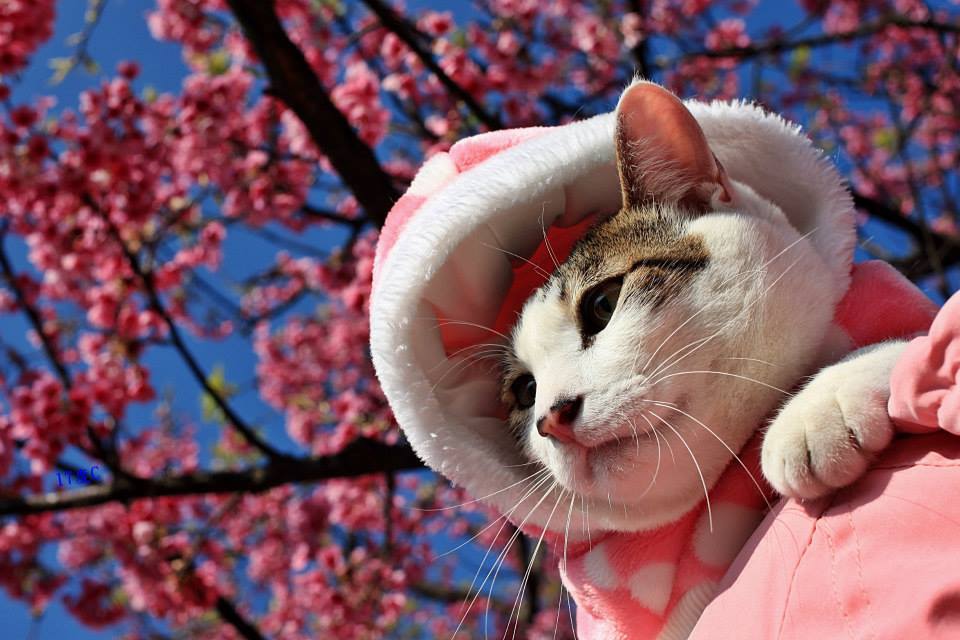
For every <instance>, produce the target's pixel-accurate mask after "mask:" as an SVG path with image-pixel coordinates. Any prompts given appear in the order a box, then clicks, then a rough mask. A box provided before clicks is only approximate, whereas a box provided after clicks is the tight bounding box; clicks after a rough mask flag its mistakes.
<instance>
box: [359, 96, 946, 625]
mask: <svg viewBox="0 0 960 640" xmlns="http://www.w3.org/2000/svg"><path fill="white" fill-rule="evenodd" d="M689 106H690V108H691V109H692V110H693V111H694V113H695V115H696V117H697V118H698V121H699V122H700V124H701V125H703V126H704V128H705V131H706V133H707V137H708V139H710V141H711V144H712V145H713V144H714V143H716V146H715V148H714V150H715V152H717V153H718V157H720V158H721V159H722V161H723V162H724V165H725V166H726V167H727V169H728V171H729V172H730V173H731V176H733V177H734V178H736V179H742V180H744V181H746V182H748V183H750V182H751V180H752V184H753V185H754V187H755V188H759V187H761V186H766V187H769V189H770V190H771V191H770V193H769V194H768V195H769V197H771V199H776V198H774V196H778V197H779V198H780V200H781V201H783V202H791V201H792V203H793V205H794V206H793V208H792V209H791V210H790V212H791V214H792V215H793V216H795V217H798V221H799V223H802V224H798V227H797V228H811V229H814V230H815V232H811V233H812V236H811V238H812V241H813V243H814V245H815V246H816V247H817V249H818V250H819V251H820V252H821V254H822V256H823V258H824V260H825V261H826V262H827V263H828V264H829V265H831V267H832V270H833V273H834V278H833V280H832V281H831V282H825V283H824V286H829V287H831V288H832V289H833V290H834V291H835V293H836V297H835V298H834V299H835V300H837V301H838V304H837V307H836V316H835V319H836V324H837V325H839V326H840V327H842V328H843V329H844V330H845V331H846V333H847V335H848V337H849V339H850V340H849V343H850V346H851V347H852V348H855V347H858V346H862V345H866V344H871V343H873V342H877V341H880V340H884V339H888V338H891V337H909V336H912V335H914V334H916V333H918V332H924V331H926V330H927V328H928V327H929V325H930V321H931V320H932V318H933V315H934V314H935V312H936V310H935V308H933V306H932V305H931V304H930V303H929V301H927V300H926V299H925V298H924V297H923V296H922V295H921V294H920V293H919V291H917V290H916V288H914V287H913V286H912V285H910V283H908V282H906V281H905V280H904V279H903V278H902V277H900V276H899V275H898V274H897V273H896V272H895V271H894V270H893V269H892V268H891V267H889V266H888V265H885V264H883V263H878V262H870V263H864V264H860V265H856V266H854V267H853V268H852V270H851V265H850V262H851V259H852V253H853V245H854V243H855V233H854V225H853V210H852V206H851V204H850V202H849V196H848V195H847V192H846V191H845V190H844V188H843V186H842V180H841V179H840V177H839V175H837V174H836V173H835V171H834V169H832V167H831V166H829V163H826V162H824V161H823V160H822V158H821V157H820V155H819V152H816V151H815V150H814V149H813V148H812V147H811V146H810V145H809V142H808V141H806V140H805V139H804V138H803V137H802V136H801V135H800V132H799V130H798V129H796V128H794V127H792V125H789V124H788V123H785V122H783V121H781V120H779V119H778V118H777V117H776V116H773V115H770V114H765V113H763V112H761V111H760V110H758V109H756V108H754V107H752V106H749V105H744V104H741V103H735V104H724V103H713V104H710V105H703V104H697V103H690V104H689ZM742 135H750V136H753V137H755V138H757V139H763V140H765V141H766V142H765V143H764V144H763V145H759V146H758V147H757V148H758V149H761V150H766V151H767V152H769V153H771V154H774V155H775V156H776V158H777V166H778V171H776V172H772V173H771V172H764V171H762V169H764V168H765V167H767V166H769V164H770V163H763V162H759V163H758V162H745V163H741V165H740V166H738V162H739V161H740V160H742V158H738V152H737V149H739V146H738V145H739V140H740V138H741V137H742ZM731 141H732V142H731ZM611 154H612V133H611V130H610V121H609V117H608V116H599V117H597V118H594V119H592V120H590V121H585V122H582V123H576V124H573V125H567V126H565V127H557V128H553V129H526V130H514V131H502V132H497V133H491V134H484V135H482V136H477V137H475V138H471V139H468V140H464V141H461V142H460V143H458V144H457V145H455V146H454V147H453V148H452V149H451V151H450V152H449V153H448V154H438V155H436V156H434V157H433V158H432V159H431V160H430V161H429V162H428V163H427V164H426V165H425V166H424V167H423V168H422V169H421V171H420V173H418V176H417V179H416V180H415V181H414V184H413V185H412V186H411V188H410V189H409V190H408V192H407V193H406V194H405V195H404V196H403V197H402V198H401V199H400V200H399V201H398V202H397V204H396V206H395V207H394V209H393V211H392V212H391V214H390V216H389V218H388V220H387V224H386V226H385V227H384V229H383V231H382V234H381V239H380V244H379V246H378V250H377V260H376V263H375V269H374V292H373V297H372V302H371V353H372V355H373V361H374V365H375V367H376V370H377V376H378V379H379V380H380V382H381V385H382V387H383V389H384V393H385V394H386V396H387V398H388V399H389V401H390V404H391V406H392V407H393V409H394V412H395V414H396V416H397V420H398V422H399V424H400V426H401V427H402V428H403V430H404V432H405V434H406V435H407V438H408V440H409V441H410V442H411V444H412V445H413V447H414V448H415V450H416V451H417V453H418V454H419V455H420V456H421V457H423V459H424V460H425V461H426V462H427V463H428V464H430V466H432V467H434V468H435V469H437V470H438V471H440V472H441V473H444V474H445V475H447V477H449V478H451V480H453V481H454V482H455V483H458V484H462V485H464V486H466V487H467V488H468V489H470V490H471V491H472V492H473V493H474V494H475V495H483V496H487V500H488V501H489V502H491V503H492V504H494V505H495V506H497V507H499V508H501V509H504V510H505V509H508V508H509V504H510V503H511V500H513V498H511V497H509V494H508V492H505V491H504V490H503V488H504V487H509V486H515V485H516V484H517V483H518V480H519V479H520V478H518V477H517V475H516V474H518V473H519V472H518V471H516V470H515V469H514V468H511V467H507V466H503V465H500V464H495V463H494V462H493V461H496V460H499V459H500V458H499V456H502V455H503V451H502V449H500V448H499V447H500V445H501V443H500V442H499V441H497V440H496V438H495V437H494V435H491V434H496V433H499V432H500V431H498V429H497V428H490V427H491V425H493V426H494V427H499V426H502V425H501V424H500V422H499V420H498V419H496V417H495V415H494V414H493V413H492V412H493V411H494V409H495V407H494V406H493V404H492V403H487V402H484V401H482V400H483V398H485V397H487V395H489V394H488V390H489V389H491V388H492V387H491V383H492V382H494V381H492V380H489V379H486V378H484V377H483V376H482V375H481V374H479V373H478V374H477V375H473V373H470V374H469V375H470V376H473V377H467V376H468V374H464V376H463V377H462V379H461V378H458V377H457V376H453V375H451V376H448V377H447V378H446V379H445V380H442V382H443V385H440V382H441V380H435V379H433V378H431V377H430V376H431V375H433V374H431V372H433V371H442V370H443V367H441V365H443V364H444V363H445V360H446V359H447V358H448V357H452V356H451V354H456V353H461V351H460V350H461V349H462V348H463V347H464V346H467V345H470V344H473V343H476V342H478V341H480V340H482V339H489V336H488V334H486V333H484V332H482V331H473V330H472V329H471V327H477V326H478V325H481V324H482V325H488V326H492V327H493V328H494V329H495V330H503V329H506V328H507V327H508V325H509V321H510V320H511V319H512V318H513V313H512V312H513V311H514V310H516V308H518V306H519V304H520V303H522V301H523V299H525V297H526V296H527V295H529V294H530V292H531V291H532V288H533V287H534V286H535V284H536V282H535V278H534V276H535V273H534V270H531V269H526V268H525V267H524V266H516V265H513V264H510V263H509V262H508V261H507V259H506V258H505V257H504V255H505V254H502V253H499V252H496V251H494V250H493V249H491V246H489V245H500V244H501V243H503V248H506V249H509V250H510V252H512V254H514V255H521V256H524V257H530V258H532V260H533V261H534V262H537V263H538V264H541V265H542V266H544V268H548V262H546V259H545V258H544V256H543V255H540V258H544V259H542V260H541V259H539V258H538V257H537V256H538V255H539V254H537V253H534V249H535V247H536V246H537V245H538V244H539V242H540V240H541V238H540V234H541V233H542V232H543V225H544V224H546V225H547V226H548V228H550V225H551V224H552V225H553V227H552V228H551V231H550V233H551V239H552V241H555V244H554V249H556V250H557V252H558V253H560V254H563V255H565V252H566V250H567V249H568V248H569V246H570V244H571V243H572V242H573V241H574V240H575V239H576V238H577V237H578V236H579V235H580V234H581V233H582V231H583V230H584V229H585V228H586V227H587V226H589V222H590V220H589V218H586V217H584V214H585V213H587V212H589V211H599V210H605V209H606V210H610V209H611V207H615V206H616V203H615V202H608V201H606V200H605V199H604V198H608V197H610V194H612V197H614V198H618V197H619V196H618V194H619V190H618V189H617V188H616V187H617V185H616V181H617V178H616V174H615V172H614V171H612V169H610V164H609V160H610V155H611ZM724 154H726V155H724ZM786 161H789V162H790V164H791V166H792V169H791V170H789V171H787V170H784V169H783V168H782V166H781V164H782V163H783V162H786ZM758 167H759V168H760V169H758ZM757 171H760V173H761V174H763V175H760V176H754V175H752V174H753V173H755V172H757ZM798 175H799V176H802V179H801V180H799V181H798V180H793V179H790V180H787V178H789V177H791V176H798ZM784 176H786V177H785V178H783V180H781V179H780V178H782V177H784ZM798 191H799V192H800V195H799V196H798ZM801 196H802V197H801ZM534 205H536V206H534ZM541 205H543V206H541ZM546 205H549V207H548V208H547V209H545V208H544V206H546ZM531 216H539V220H538V222H539V224H538V225H529V224H520V223H525V222H526V221H528V220H527V219H528V218H530V217H531ZM805 216H806V217H805ZM807 218H809V219H807ZM531 229H532V231H531ZM524 233H526V235H524ZM528 236H529V237H528ZM541 248H542V245H541ZM541 253H542V252H541ZM951 304H953V305H954V306H953V307H951V306H950V305H948V306H947V307H945V309H944V314H948V315H944V316H943V317H944V318H945V319H944V320H942V321H940V320H938V322H939V323H940V324H939V325H935V326H934V331H933V333H931V337H930V338H929V339H928V340H927V341H926V342H924V341H920V342H918V343H916V344H919V345H920V346H915V347H911V350H910V351H909V352H908V353H907V355H906V356H905V357H904V363H905V364H903V365H902V367H901V368H899V369H898V373H897V375H896V376H895V377H894V399H893V400H892V401H891V406H890V410H891V414H892V415H894V416H895V417H897V419H898V421H899V424H900V425H901V428H902V429H903V430H904V431H907V432H910V433H916V432H920V431H923V430H928V431H929V430H935V429H937V425H938V424H939V425H940V426H943V427H944V428H947V429H953V430H956V428H957V416H958V413H960V411H958V406H960V401H958V400H957V395H958V394H957V393H956V392H955V391H954V387H955V384H956V375H957V362H958V355H957V351H958V350H960V348H958V347H950V346H949V344H948V343H949V341H950V340H951V339H952V337H953V335H952V334H951V333H950V332H949V330H948V329H949V327H950V326H951V324H950V318H951V317H952V318H953V323H952V326H953V327H957V326H958V324H960V323H958V314H957V311H956V310H955V308H956V306H957V304H958V303H954V302H951ZM949 314H952V315H949ZM439 317H443V318H452V319H453V321H444V322H437V321H436V318H439ZM938 326H939V327H940V328H939V329H938V328H937V327H938ZM944 327H947V328H944ZM957 344H960V342H958V343H957ZM938 363H940V364H938ZM942 363H953V364H946V365H944V364H942ZM437 375H439V374H437ZM458 375H459V374H458ZM438 385H439V388H438ZM485 394H486V395H485ZM488 405H489V406H488ZM757 450H758V443H757V442H753V443H751V444H750V445H748V447H747V448H746V449H745V451H744V455H743V457H744V459H745V461H746V462H747V465H748V467H750V468H751V471H752V472H753V475H754V476H755V477H757V478H759V477H761V476H760V474H759V470H758V468H759V465H758V464H757ZM956 450H957V444H956V443H955V442H954V441H953V440H952V439H950V438H949V437H944V436H943V434H938V435H934V436H929V437H910V438H904V439H902V440H899V441H897V442H896V443H895V444H894V446H892V447H891V449H890V451H888V452H887V453H886V454H885V455H884V456H883V457H882V458H881V459H880V460H879V461H878V463H877V465H875V466H874V467H873V469H872V470H871V471H870V472H869V473H868V475H867V476H866V477H865V478H863V479H862V480H861V481H859V482H858V483H856V484H855V485H854V486H853V487H851V488H849V489H847V490H845V491H842V492H839V493H838V494H836V495H835V496H833V497H832V498H831V499H828V500H826V501H822V502H817V503H811V504H807V505H799V504H797V503H794V502H789V501H787V502H782V503H780V504H778V505H776V506H775V508H774V510H773V512H772V513H770V514H766V511H765V510H766V505H765V504H764V500H763V497H762V496H761V494H760V492H759V491H757V488H756V487H755V486H754V485H753V483H752V481H750V480H749V478H748V476H747V474H746V473H745V472H743V470H741V469H739V467H733V466H731V468H730V469H729V470H728V472H727V473H726V474H725V475H724V477H723V478H721V480H720V482H719V483H718V484H717V486H716V487H715V488H714V489H713V491H712V492H711V502H712V505H711V506H712V514H710V515H712V520H713V525H714V526H713V530H712V531H710V528H709V524H710V522H709V521H710V519H711V518H710V517H709V516H708V515H707V514H706V504H701V505H699V506H698V507H697V508H696V509H694V510H693V511H692V512H690V513H689V514H688V515H687V516H685V517H684V518H682V519H681V520H680V521H679V522H677V523H674V524H672V525H670V526H669V527H665V528H663V529H661V530H658V531H653V532H645V533H642V534H619V533H607V534H605V535H597V536H594V538H593V539H592V540H590V541H589V542H588V543H587V544H583V545H580V546H579V547H575V548H570V549H568V554H567V560H566V562H565V566H564V567H563V573H564V581H565V583H566V585H567V587H568V588H569V589H570V590H571V591H572V593H573V594H574V597H575V598H576V600H577V604H578V615H577V617H578V626H579V631H580V633H579V636H578V637H580V638H581V640H628V639H632V638H637V639H645V638H654V637H657V638H661V640H669V639H670V638H681V637H687V635H688V633H689V630H690V629H691V627H693V626H694V624H695V621H696V620H697V616H698V614H699V613H700V611H701V609H702V608H703V606H704V605H705V604H706V603H707V602H708V601H710V599H711V597H713V596H714V595H715V594H716V593H717V590H718V588H719V596H718V597H717V599H716V600H715V601H714V602H713V603H712V604H710V605H708V606H707V608H706V610H705V612H704V614H703V618H702V619H701V621H700V623H699V624H697V625H696V628H695V629H694V631H693V635H692V636H691V637H694V638H699V639H704V638H707V639H714V638H737V639H744V640H749V639H750V638H757V639H766V638H775V637H784V638H849V639H850V640H859V639H860V638H868V637H875V638H885V637H891V638H915V637H931V635H932V631H931V629H933V628H934V627H935V626H936V625H940V627H942V626H943V625H949V624H950V621H951V615H953V616H956V619H960V616H957V613H956V612H957V611H958V610H960V588H954V587H951V586H950V585H951V584H953V585H956V587H960V571H957V570H956V569H957V568H958V567H956V566H953V563H960V554H953V555H955V556H957V557H953V555H951V554H950V553H949V551H947V552H944V551H942V550H943V549H944V548H948V549H949V548H950V546H952V542H948V541H952V538H951V537H950V534H951V533H953V529H951V528H950V527H952V526H953V525H955V524H956V525H958V526H960V513H957V514H955V513H953V511H954V510H957V509H960V506H957V507H951V504H950V502H951V500H950V499H945V497H944V496H946V497H947V498H950V497H951V496H952V495H957V494H958V493H960V492H957V491H956V490H950V491H942V490H941V491H940V492H938V491H936V490H934V489H936V488H937V484H938V483H941V482H943V483H946V482H947V481H948V480H949V476H947V474H949V473H950V466H951V464H952V460H954V459H956V455H955V453H956ZM954 477H955V478H956V480H954V483H955V484H956V485H957V488H960V475H956V474H954ZM928 486H929V488H930V489H931V490H928ZM763 491H765V492H766V493H767V495H768V496H769V489H768V488H764V489H763ZM874 519H876V520H875V521H874ZM891 522H894V523H895V524H896V526H890V523H891ZM758 527H759V528H758ZM525 529H530V527H525ZM536 533H539V532H536ZM546 537H547V539H548V540H549V541H550V542H553V543H554V544H555V543H556V542H557V540H556V539H554V538H555V536H554V535H548V536H546ZM745 542H746V547H744V543H745ZM741 549H742V550H741ZM881 549H896V550H897V555H896V556H893V555H892V554H889V553H876V551H879V550H881ZM900 557H909V558H910V561H909V562H907V563H904V562H899V561H898V559H899V558H900ZM893 558H896V559H893ZM944 565H946V566H944ZM887 573H890V574H892V575H890V576H888V575H887ZM934 577H936V578H937V579H936V580H934V579H932V578H934ZM952 577H956V579H957V582H950V580H952ZM890 578H893V579H890ZM828 582H829V584H827V583H828ZM894 603H896V605H899V606H892V605H893V604H894ZM903 603H909V606H908V607H904V606H903ZM922 625H926V626H922ZM940 627H937V628H940ZM778 634H779V636H778ZM956 637H960V635H957V636H956Z"/></svg>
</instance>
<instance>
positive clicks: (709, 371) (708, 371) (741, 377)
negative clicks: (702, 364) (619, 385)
mask: <svg viewBox="0 0 960 640" xmlns="http://www.w3.org/2000/svg"><path fill="white" fill-rule="evenodd" d="M697 374H713V375H718V376H730V377H731V378H737V379H739V380H746V381H747V382H753V383H755V384H758V385H760V386H762V387H766V388H768V389H772V390H774V391H779V392H780V393H782V394H783V395H785V396H790V395H792V394H791V393H790V392H789V391H785V390H784V389H781V388H780V387H775V386H774V385H772V384H767V383H766V382H762V381H760V380H757V379H756V378H751V377H750V376H744V375H740V374H739V373H730V372H729V371H714V370H712V369H704V370H698V371H677V372H674V373H668V374H665V375H663V376H660V378H658V379H657V380H656V382H654V383H652V384H651V385H650V388H651V389H653V388H654V387H655V386H656V385H658V384H660V383H661V382H663V381H664V380H667V379H669V378H673V377H676V376H690V375H697Z"/></svg>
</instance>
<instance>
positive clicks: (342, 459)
mask: <svg viewBox="0 0 960 640" xmlns="http://www.w3.org/2000/svg"><path fill="white" fill-rule="evenodd" d="M422 468H424V466H423V463H422V462H421V461H420V459H419V458H418V457H417V455H416V454H415V453H414V452H413V450H412V449H411V448H410V447H409V446H408V445H388V444H384V443H382V442H379V441H376V440H370V439H365V438H364V439H359V440H355V441H353V442H352V443H350V444H349V445H347V446H346V447H345V448H344V449H343V450H342V451H341V452H340V453H337V454H334V455H330V456H321V457H317V458H308V459H298V458H291V459H286V460H282V461H278V462H272V463H270V464H268V465H267V466H264V467H255V468H251V469H244V470H241V471H197V472H194V473H188V474H183V475H179V476H173V477H169V478H162V477H161V478H155V479H125V478H120V479H114V481H113V482H111V483H110V484H105V485H94V486H89V487H84V488H82V489H76V490H73V491H61V492H51V493H46V494H39V495H32V496H16V497H7V498H0V516H9V515H14V516H24V515H29V514H36V513H46V512H50V511H64V510H67V509H80V508H84V507H94V506H97V505H101V504H105V503H108V502H125V503H126V502H130V501H132V500H138V499H141V498H166V497H173V496H191V495H194V496H195V495H207V494H218V493H262V492H264V491H267V490H269V489H273V488H274V487H278V486H281V485H285V484H291V483H295V484H300V483H313V482H319V481H321V480H329V479H331V478H355V477H357V476H363V475H368V474H373V473H384V472H397V471H410V470H415V469H422Z"/></svg>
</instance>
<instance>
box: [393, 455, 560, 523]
mask: <svg viewBox="0 0 960 640" xmlns="http://www.w3.org/2000/svg"><path fill="white" fill-rule="evenodd" d="M514 466H519V465H514ZM548 471H549V469H547V468H543V469H540V470H538V471H535V472H534V473H532V474H530V475H529V476H527V477H526V478H524V479H523V480H517V481H516V482H514V483H513V484H511V485H509V486H506V487H504V488H503V489H500V490H498V491H494V492H493V493H488V494H487V495H485V496H483V497H481V498H476V499H475V500H468V501H467V502H461V503H460V504H455V505H451V506H449V507H436V508H431V509H421V508H419V507H412V510H413V511H419V512H420V513H435V512H437V511H452V510H454V509H459V508H461V507H465V506H467V505H470V504H476V503H478V502H482V501H484V500H486V499H487V498H490V497H493V496H495V495H497V494H498V493H503V492H504V491H509V490H510V489H512V488H513V487H515V486H517V485H519V484H523V483H524V482H528V481H530V480H531V479H533V478H535V477H537V476H539V475H542V474H544V473H547V472H548Z"/></svg>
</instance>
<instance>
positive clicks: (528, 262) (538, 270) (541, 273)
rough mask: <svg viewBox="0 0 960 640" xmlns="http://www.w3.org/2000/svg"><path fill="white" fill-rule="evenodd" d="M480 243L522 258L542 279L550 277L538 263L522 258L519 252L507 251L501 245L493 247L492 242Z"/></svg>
mask: <svg viewBox="0 0 960 640" xmlns="http://www.w3.org/2000/svg"><path fill="white" fill-rule="evenodd" d="M480 244H482V245H483V246H485V247H488V248H490V249H493V250H494V251H501V252H503V253H505V254H507V255H508V256H513V257H514V258H519V259H520V260H523V261H524V262H526V263H527V264H529V265H530V266H531V267H533V268H534V270H535V271H536V272H537V274H538V275H540V276H542V277H543V279H544V280H547V279H549V278H550V274H549V273H548V272H547V271H546V269H544V268H543V267H541V266H540V265H538V264H537V263H536V262H533V261H532V260H528V259H527V258H524V257H523V256H521V255H520V254H519V253H514V252H513V251H507V250H506V249H504V248H503V247H495V246H493V245H492V244H487V243H486V242H481V243H480Z"/></svg>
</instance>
